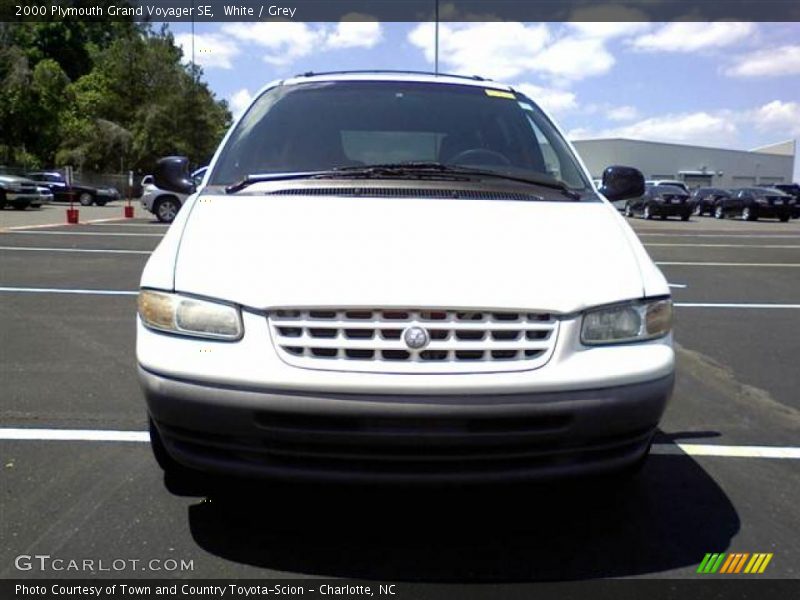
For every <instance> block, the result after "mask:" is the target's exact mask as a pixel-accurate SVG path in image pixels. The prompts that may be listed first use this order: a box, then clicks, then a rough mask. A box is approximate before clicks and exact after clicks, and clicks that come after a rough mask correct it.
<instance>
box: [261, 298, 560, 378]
mask: <svg viewBox="0 0 800 600" xmlns="http://www.w3.org/2000/svg"><path fill="white" fill-rule="evenodd" d="M267 319H268V322H269V326H270V332H271V335H272V339H273V342H274V344H275V346H276V348H277V350H278V353H279V355H280V356H281V358H282V359H283V360H284V361H286V362H287V363H289V364H292V365H294V366H298V367H305V368H311V369H314V368H316V369H324V370H338V371H353V372H381V373H481V372H499V371H520V370H528V369H535V368H537V367H540V366H542V365H543V364H545V363H546V362H547V361H548V360H549V359H550V356H551V355H552V353H553V349H554V347H555V341H556V337H557V332H558V326H559V320H558V318H557V317H556V316H555V315H552V314H548V313H535V312H529V311H501V310H489V309H441V308H413V309H410V308H374V309H370V308H341V307H335V308H333V307H308V308H280V309H275V310H272V311H270V312H269V314H268V317H267ZM412 326H419V327H422V328H424V329H425V330H427V332H428V334H429V336H430V340H429V342H428V343H427V344H426V345H425V346H424V347H422V348H419V349H411V348H409V347H408V346H407V345H406V343H405V340H404V339H403V335H402V332H403V331H404V330H405V329H406V328H408V327H412Z"/></svg>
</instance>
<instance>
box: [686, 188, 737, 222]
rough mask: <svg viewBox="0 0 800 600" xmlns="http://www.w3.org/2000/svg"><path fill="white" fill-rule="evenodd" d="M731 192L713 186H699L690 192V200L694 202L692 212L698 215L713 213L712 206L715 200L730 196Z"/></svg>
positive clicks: (710, 214) (715, 202)
mask: <svg viewBox="0 0 800 600" xmlns="http://www.w3.org/2000/svg"><path fill="white" fill-rule="evenodd" d="M730 195H731V193H730V192H729V191H728V190H723V189H722V188H715V187H701V188H697V189H696V190H694V191H693V192H692V194H691V197H692V202H694V214H695V215H696V216H698V217H700V216H702V215H705V214H706V213H707V214H708V216H710V217H711V216H713V215H714V207H715V206H716V204H717V202H718V201H719V200H720V199H722V198H730Z"/></svg>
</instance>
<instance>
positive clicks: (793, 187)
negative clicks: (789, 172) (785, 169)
mask: <svg viewBox="0 0 800 600" xmlns="http://www.w3.org/2000/svg"><path fill="white" fill-rule="evenodd" d="M772 187H774V188H775V189H776V190H780V191H782V192H783V193H784V194H789V195H790V196H794V209H793V210H792V218H793V219H797V218H798V217H800V184H797V183H778V184H776V185H774V186H772Z"/></svg>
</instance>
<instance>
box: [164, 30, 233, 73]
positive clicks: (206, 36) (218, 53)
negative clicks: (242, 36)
mask: <svg viewBox="0 0 800 600" xmlns="http://www.w3.org/2000/svg"><path fill="white" fill-rule="evenodd" d="M175 44H176V45H177V46H179V47H180V48H181V50H182V51H183V59H184V61H185V62H190V61H191V60H192V34H191V33H180V34H178V35H176V36H175ZM239 54H240V50H239V47H238V46H237V45H236V42H234V41H233V40H231V39H230V38H228V37H227V36H225V35H221V34H218V33H199V34H195V36H194V61H195V62H196V63H197V64H198V65H201V66H202V67H204V68H206V69H213V68H219V69H232V68H233V64H232V62H231V60H232V59H233V58H235V57H236V56H238V55H239Z"/></svg>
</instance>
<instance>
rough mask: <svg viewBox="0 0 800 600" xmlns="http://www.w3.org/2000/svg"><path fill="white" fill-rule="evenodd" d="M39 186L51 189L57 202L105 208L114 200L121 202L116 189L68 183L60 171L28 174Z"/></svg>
mask: <svg viewBox="0 0 800 600" xmlns="http://www.w3.org/2000/svg"><path fill="white" fill-rule="evenodd" d="M28 177H29V178H30V179H33V180H34V181H35V182H36V183H37V184H38V185H42V186H45V187H47V188H50V191H51V192H53V199H54V200H55V201H56V202H72V201H76V202H80V203H81V205H82V206H91V205H92V204H96V205H97V206H105V205H106V204H107V203H108V202H111V201H112V200H119V197H120V196H119V192H118V191H117V190H116V189H114V188H103V187H99V188H98V187H92V186H90V185H83V184H80V183H74V182H73V183H72V184H71V185H70V184H69V183H67V180H66V178H65V177H64V176H63V175H62V174H61V173H59V172H58V171H37V172H34V173H28Z"/></svg>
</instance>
